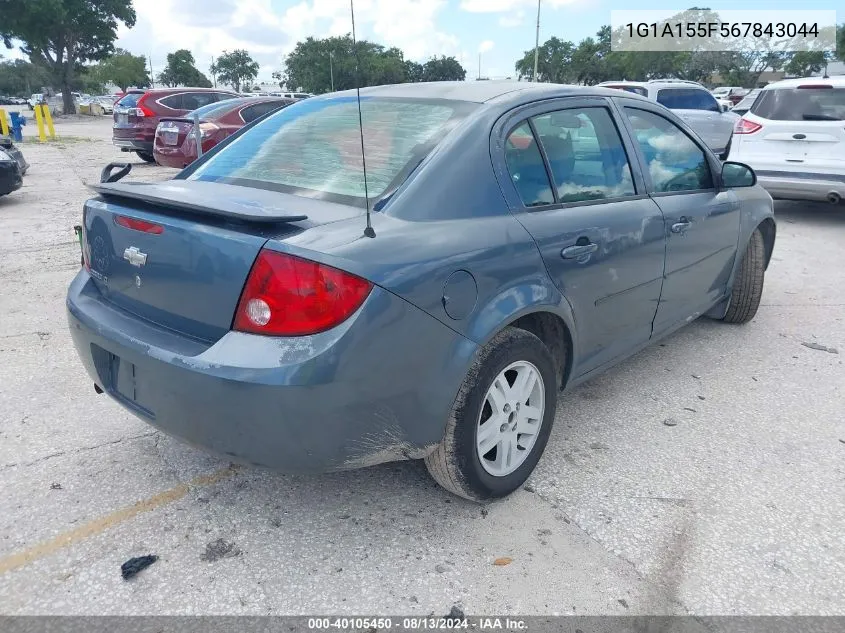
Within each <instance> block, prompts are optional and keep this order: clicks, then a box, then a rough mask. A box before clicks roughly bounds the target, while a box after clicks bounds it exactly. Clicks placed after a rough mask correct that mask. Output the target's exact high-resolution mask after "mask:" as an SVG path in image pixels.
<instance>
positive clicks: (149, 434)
mask: <svg viewBox="0 0 845 633" xmlns="http://www.w3.org/2000/svg"><path fill="white" fill-rule="evenodd" d="M153 435H158V431H149V432H147V433H141V434H139V435H130V436H129V437H120V438H118V439H116V440H110V441H108V442H103V443H102V444H95V445H94V446H82V447H80V448H75V449H73V450H71V451H59V452H57V453H50V454H49V455H44V456H43V457H39V458H38V459H35V460H33V461H31V462H24V463H20V464H19V463H17V462H14V463H12V464H4V465H3V466H0V472H3V471H5V470H8V469H10V468H16V467H17V468H27V467H29V466H33V465H35V464H39V463H41V462H45V461H47V460H48V459H53V458H54V457H62V456H64V455H78V454H79V453H85V452H87V451H94V450H97V449H98V448H103V447H105V446H114V445H115V444H120V443H121V442H125V441H129V442H131V441H132V440H140V439H142V438H145V437H152V436H153Z"/></svg>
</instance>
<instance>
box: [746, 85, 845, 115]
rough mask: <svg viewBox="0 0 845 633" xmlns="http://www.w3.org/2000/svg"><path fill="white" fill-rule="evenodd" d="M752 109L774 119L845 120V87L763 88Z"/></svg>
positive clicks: (753, 111) (755, 112) (757, 113)
mask: <svg viewBox="0 0 845 633" xmlns="http://www.w3.org/2000/svg"><path fill="white" fill-rule="evenodd" d="M751 112H752V113H754V114H756V115H757V116H759V117H762V118H764V119H769V120H771V121H842V120H843V119H845V88H774V89H772V90H763V91H762V92H761V93H760V94H759V95H758V97H757V100H756V101H755V102H754V105H753V106H751Z"/></svg>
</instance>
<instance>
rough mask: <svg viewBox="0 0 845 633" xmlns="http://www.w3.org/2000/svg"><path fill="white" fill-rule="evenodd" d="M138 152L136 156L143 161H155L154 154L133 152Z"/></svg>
mask: <svg viewBox="0 0 845 633" xmlns="http://www.w3.org/2000/svg"><path fill="white" fill-rule="evenodd" d="M135 153H136V154H138V158H140V159H141V160H142V161H144V162H145V163H154V162H155V161H156V159H155V156H153V153H152V152H135Z"/></svg>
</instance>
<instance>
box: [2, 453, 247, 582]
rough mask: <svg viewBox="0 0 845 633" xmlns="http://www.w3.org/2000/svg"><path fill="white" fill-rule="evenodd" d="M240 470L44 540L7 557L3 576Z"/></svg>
mask: <svg viewBox="0 0 845 633" xmlns="http://www.w3.org/2000/svg"><path fill="white" fill-rule="evenodd" d="M237 471H238V467H237V466H230V467H228V468H223V469H221V470H218V471H217V472H214V473H211V474H210V475H201V476H199V477H195V478H194V479H192V480H191V481H189V482H187V483H181V484H179V485H178V486H175V487H173V488H171V489H170V490H165V491H164V492H160V493H158V494H157V495H154V496H152V497H149V498H148V499H142V500H141V501H139V502H138V503H136V504H134V505H131V506H128V507H126V508H122V509H120V510H117V511H115V512H112V513H111V514H107V515H106V516H103V517H100V518H99V519H94V520H93V521H90V522H89V523H86V524H85V525H81V526H79V527H78V528H76V529H75V530H71V531H69V532H65V533H63V534H59V535H58V536H56V537H55V538H52V539H50V540H49V541H43V542H41V543H38V544H37V545H33V546H32V547H30V548H29V549H26V550H24V551H22V552H19V553H17V554H12V555H11V556H7V557H6V558H0V574H5V573H6V572H8V571H12V570H13V569H17V568H18V567H23V566H24V565H28V564H29V563H31V562H33V561H36V560H38V559H40V558H44V557H45V556H49V555H50V554H53V553H55V552H57V551H58V550H60V549H62V548H65V547H68V546H70V545H73V544H74V543H78V542H79V541H82V540H84V539H86V538H89V537H91V536H94V535H96V534H100V533H102V532H105V531H106V530H108V529H109V528H111V527H114V526H115V525H118V524H120V523H123V522H124V521H128V520H129V519H131V518H132V517H135V516H137V515H139V514H141V513H142V512H149V511H150V510H155V509H156V508H160V507H161V506H163V505H166V504H168V503H173V502H174V501H177V500H179V499H181V498H182V497H184V496H185V495H186V494H188V492H189V491H190V490H191V488H193V487H197V486H208V485H211V484H215V483H217V482H219V481H223V480H224V479H228V478H229V477H231V476H232V475H234V474H235V473H236V472H237Z"/></svg>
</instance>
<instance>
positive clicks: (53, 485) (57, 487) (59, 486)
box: [50, 481, 62, 490]
mask: <svg viewBox="0 0 845 633" xmlns="http://www.w3.org/2000/svg"><path fill="white" fill-rule="evenodd" d="M61 489H62V484H60V483H58V482H55V481H54V482H53V483H51V484H50V490H61Z"/></svg>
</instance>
